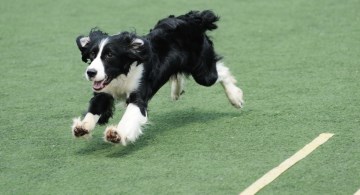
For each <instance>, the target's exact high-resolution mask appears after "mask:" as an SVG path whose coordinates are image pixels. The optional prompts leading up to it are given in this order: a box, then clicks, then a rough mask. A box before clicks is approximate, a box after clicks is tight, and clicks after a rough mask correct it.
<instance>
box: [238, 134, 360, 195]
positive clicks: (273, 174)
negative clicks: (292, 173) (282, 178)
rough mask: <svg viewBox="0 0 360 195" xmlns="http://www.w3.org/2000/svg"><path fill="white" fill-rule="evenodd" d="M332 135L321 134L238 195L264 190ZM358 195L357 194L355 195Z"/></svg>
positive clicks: (247, 194) (248, 194)
mask: <svg viewBox="0 0 360 195" xmlns="http://www.w3.org/2000/svg"><path fill="white" fill-rule="evenodd" d="M333 135H334V134H332V133H322V134H320V135H319V136H318V137H317V138H315V139H314V140H313V141H312V142H310V143H308V144H307V145H306V146H305V147H303V148H302V149H301V150H299V151H297V152H296V153H295V154H294V155H292V156H291V157H290V158H288V159H286V160H285V161H283V162H282V163H281V164H280V165H279V166H277V167H275V168H273V169H272V170H270V171H269V172H267V173H266V174H265V175H264V176H262V177H261V178H260V179H258V180H256V181H255V182H254V183H253V184H251V185H250V186H249V187H247V188H246V189H245V190H244V191H242V192H241V193H240V195H250V194H255V193H257V192H258V191H260V190H261V189H262V188H264V187H265V186H266V185H268V184H269V183H271V182H272V181H274V180H275V179H276V178H277V177H279V175H281V174H282V173H283V172H285V171H286V170H287V169H289V168H290V167H291V166H293V165H294V164H296V163H297V162H298V161H300V160H301V159H303V158H305V157H306V156H307V155H309V154H310V153H311V152H313V151H314V150H315V149H316V148H317V147H319V146H320V145H321V144H323V143H325V142H326V141H328V140H329V139H330V138H331V137H332V136H333ZM356 195H358V194H356Z"/></svg>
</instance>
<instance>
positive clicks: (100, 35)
mask: <svg viewBox="0 0 360 195" xmlns="http://www.w3.org/2000/svg"><path fill="white" fill-rule="evenodd" d="M76 43H77V45H78V47H79V49H80V51H81V54H82V60H83V61H84V62H86V63H88V64H89V66H88V67H87V68H86V71H85V77H86V78H87V79H88V80H89V81H93V90H94V91H95V92H101V91H102V90H103V89H104V88H106V86H107V85H108V84H109V83H111V81H112V80H113V79H115V78H117V77H118V76H119V75H122V74H124V75H127V73H128V72H129V68H130V66H131V64H133V63H134V62H138V63H141V61H142V60H143V59H144V57H145V51H144V48H145V46H144V44H145V43H144V40H143V39H141V38H139V37H137V36H136V35H135V34H133V33H129V32H123V33H120V34H117V35H113V36H109V35H108V34H106V33H104V32H102V31H100V30H98V29H93V30H91V32H90V34H89V36H79V37H78V38H77V39H76Z"/></svg>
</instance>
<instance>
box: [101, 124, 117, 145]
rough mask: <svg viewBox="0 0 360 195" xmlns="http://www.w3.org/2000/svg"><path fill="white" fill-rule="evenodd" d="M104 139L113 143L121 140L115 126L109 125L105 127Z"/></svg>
mask: <svg viewBox="0 0 360 195" xmlns="http://www.w3.org/2000/svg"><path fill="white" fill-rule="evenodd" d="M104 140H105V141H106V142H111V143H114V144H118V143H120V142H121V137H120V135H119V133H118V132H117V129H116V126H109V127H107V128H106V129H105V133H104Z"/></svg>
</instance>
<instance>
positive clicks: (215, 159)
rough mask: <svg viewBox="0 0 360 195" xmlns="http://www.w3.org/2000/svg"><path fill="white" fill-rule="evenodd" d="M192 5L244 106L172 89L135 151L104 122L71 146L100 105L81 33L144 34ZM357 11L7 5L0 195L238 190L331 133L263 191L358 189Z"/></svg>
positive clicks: (2, 21) (315, 6) (248, 4)
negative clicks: (201, 13) (213, 20)
mask: <svg viewBox="0 0 360 195" xmlns="http://www.w3.org/2000/svg"><path fill="white" fill-rule="evenodd" d="M191 9H200V10H203V9H212V10H214V11H215V12H216V13H218V14H219V15H220V16H221V21H220V22H219V29H218V30H216V31H214V32H212V33H210V34H211V36H212V37H213V38H214V42H215V46H216V48H217V51H218V52H219V53H221V54H222V55H223V56H225V58H224V59H225V60H224V61H225V62H226V64H227V65H228V66H229V67H230V68H231V70H232V72H233V74H234V75H235V76H236V78H237V79H238V81H239V85H240V86H241V88H242V89H243V90H244V94H245V100H246V106H245V108H244V109H243V110H242V111H238V110H236V109H234V108H232V107H231V106H230V104H229V103H228V102H227V100H226V97H225V95H224V94H223V92H222V88H221V87H220V86H215V87H211V88H204V87H201V86H198V85H196V84H195V83H194V81H189V82H187V84H186V85H187V86H186V93H185V95H184V96H183V97H181V99H180V100H179V101H177V102H172V101H170V87H169V85H166V86H164V87H163V88H162V89H161V90H160V91H159V93H158V94H157V95H156V96H155V97H154V99H153V100H152V102H151V103H150V106H149V107H150V111H149V115H150V121H151V125H149V126H148V127H147V128H146V131H145V134H144V135H143V136H142V137H141V138H140V139H139V140H138V141H137V142H136V143H135V144H133V145H129V146H127V147H122V146H118V147H116V146H112V145H109V144H105V143H104V142H103V141H102V138H101V137H102V133H103V131H104V128H105V127H97V128H96V129H95V132H94V135H93V138H92V139H91V140H89V141H84V140H75V139H73V138H72V136H71V132H70V126H71V123H72V121H71V120H72V118H73V117H76V116H79V115H80V114H81V113H82V112H83V111H84V110H85V109H86V107H87V102H88V99H89V98H90V97H91V92H90V90H91V89H90V84H89V83H88V82H87V81H86V80H85V79H84V77H83V71H84V69H85V67H86V66H85V64H82V62H81V60H80V53H79V51H78V49H77V48H76V46H75V41H74V40H75V37H76V36H78V35H79V34H82V33H86V32H88V31H89V29H90V28H91V27H94V26H99V27H101V28H102V29H104V30H106V31H108V32H109V33H117V32H119V31H121V30H133V29H134V28H135V29H136V30H137V32H138V33H139V34H143V33H146V32H147V31H148V30H149V29H150V28H152V27H153V25H154V24H155V23H156V21H157V20H158V19H160V18H162V17H165V16H167V15H170V14H176V15H178V14H182V13H185V12H187V11H189V10H191ZM359 10H360V1H358V0H347V1H338V0H316V1H309V0H297V1H295V0H269V1H261V0H254V1H247V0H243V1H238V0H232V1H230V0H228V1H206V0H200V1H194V2H190V1H185V0H178V1H168V0H162V1H145V0H134V1H120V0H113V1H110V0H109V1H103V2H100V1H99V2H94V1H84V0H82V1H72V0H62V1H45V0H31V1H24V0H2V1H1V6H0V47H1V49H0V72H1V76H0V83H1V90H0V101H1V106H0V110H1V113H0V124H1V126H0V128H1V129H0V133H1V136H0V143H1V149H0V194H238V193H239V192H241V191H242V190H243V189H245V188H246V187H247V186H249V185H250V184H251V183H252V182H254V181H255V180H256V179H258V178H259V177H261V176H262V175H263V174H265V173H266V172H267V171H268V170H270V169H271V168H273V167H275V166H277V165H278V164H279V163H280V162H282V161H283V160H284V159H286V158H288V157H289V156H291V155H292V154H293V153H295V152H296V151H297V150H299V149H300V148H302V147H303V146H304V145H305V144H306V143H308V142H310V141H311V140H312V139H314V138H315V137H316V136H317V135H318V134H320V133H322V132H332V133H335V136H334V137H333V138H332V139H331V140H330V141H329V142H327V143H326V144H325V145H323V146H321V147H320V148H319V149H317V150H316V151H315V152H314V153H312V154H311V155H310V156H308V157H307V158H306V159H304V160H302V161H301V162H299V163H298V164H297V165H296V166H294V167H292V168H291V169H290V170H288V171H287V172H285V173H284V174H283V175H281V176H280V177H279V178H278V179H277V180H275V181H274V182H273V183H271V184H270V185H269V186H267V187H265V188H264V189H263V190H262V191H261V192H260V194H353V193H354V192H355V191H357V190H358V189H359V188H360V153H359V148H360V132H359V126H360V125H359V124H360V117H359V113H360V101H359V100H360V98H359V97H360V73H359V70H360V66H359V65H360V64H359V63H360V60H359V54H360V39H359V36H360V14H359V13H360V12H359ZM120 108H121V106H119V109H118V112H117V113H116V116H115V117H114V118H113V119H112V120H111V124H116V123H117V122H118V121H119V119H120V117H121V111H120V110H121V109H120Z"/></svg>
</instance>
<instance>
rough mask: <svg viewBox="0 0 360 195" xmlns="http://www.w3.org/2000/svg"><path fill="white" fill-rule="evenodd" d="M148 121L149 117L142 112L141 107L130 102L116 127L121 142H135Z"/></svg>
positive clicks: (124, 143)
mask: <svg viewBox="0 0 360 195" xmlns="http://www.w3.org/2000/svg"><path fill="white" fill-rule="evenodd" d="M146 122H147V117H145V116H143V115H142V114H141V111H140V108H139V107H138V106H136V105H135V104H129V105H128V106H127V108H126V111H125V113H124V115H123V117H122V118H121V120H120V122H119V124H118V126H117V129H116V131H117V133H118V134H119V135H120V137H121V143H122V144H123V145H124V146H125V145H126V144H127V143H128V142H134V141H135V140H136V139H137V138H138V137H139V136H140V135H141V134H142V130H141V127H142V126H143V125H145V124H146Z"/></svg>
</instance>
